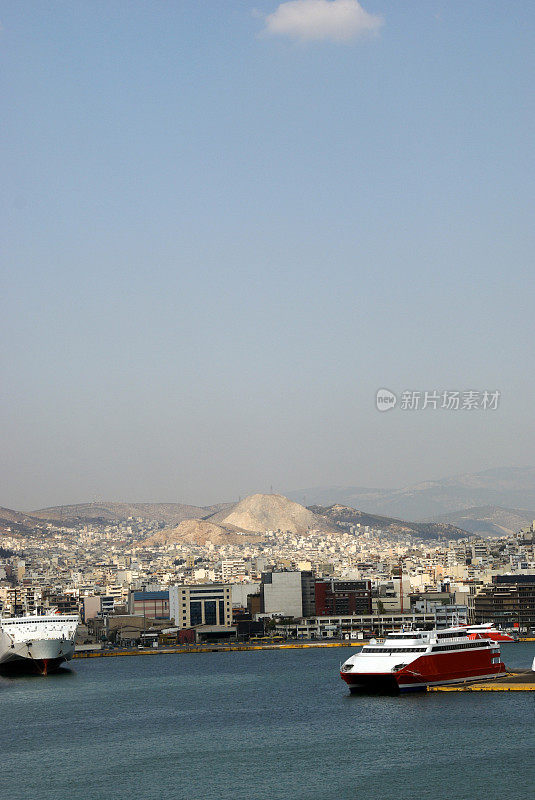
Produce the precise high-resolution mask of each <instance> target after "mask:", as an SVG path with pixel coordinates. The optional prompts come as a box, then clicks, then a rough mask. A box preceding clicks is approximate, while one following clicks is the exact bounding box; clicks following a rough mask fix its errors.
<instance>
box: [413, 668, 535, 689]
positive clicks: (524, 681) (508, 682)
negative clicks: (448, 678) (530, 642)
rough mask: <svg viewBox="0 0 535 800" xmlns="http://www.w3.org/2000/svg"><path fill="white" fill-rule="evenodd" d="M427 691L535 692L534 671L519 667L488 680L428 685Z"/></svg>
mask: <svg viewBox="0 0 535 800" xmlns="http://www.w3.org/2000/svg"><path fill="white" fill-rule="evenodd" d="M427 691H428V692H535V672H533V671H532V670H530V669H519V670H515V672H507V673H506V674H505V675H503V676H501V677H499V678H493V679H492V680H490V681H467V682H466V683H462V684H456V685H455V686H446V685H443V686H428V687H427Z"/></svg>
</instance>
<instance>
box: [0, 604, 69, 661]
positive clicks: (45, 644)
mask: <svg viewBox="0 0 535 800" xmlns="http://www.w3.org/2000/svg"><path fill="white" fill-rule="evenodd" d="M79 621H80V619H79V617H78V615H75V614H72V615H70V614H49V615H47V616H43V617H39V616H36V615H31V616H25V617H2V616H1V615H0V669H4V670H9V671H34V672H40V673H41V674H43V675H46V674H47V673H48V672H53V671H54V670H56V669H57V668H58V667H59V666H60V664H62V663H63V662H64V661H70V659H71V658H72V657H73V654H74V640H75V636H76V628H77V627H78V623H79Z"/></svg>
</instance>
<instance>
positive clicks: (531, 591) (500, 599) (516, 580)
mask: <svg viewBox="0 0 535 800" xmlns="http://www.w3.org/2000/svg"><path fill="white" fill-rule="evenodd" d="M469 606H470V612H471V614H470V616H471V620H472V621H473V622H474V623H475V624H480V623H482V622H494V623H496V624H497V625H499V626H500V627H502V628H518V629H519V630H520V631H523V630H527V629H529V628H534V627H535V574H532V575H525V574H514V575H513V574H511V575H494V576H493V578H492V585H490V586H484V587H483V588H482V589H481V590H480V591H479V593H478V594H474V595H472V596H471V597H470V598H469Z"/></svg>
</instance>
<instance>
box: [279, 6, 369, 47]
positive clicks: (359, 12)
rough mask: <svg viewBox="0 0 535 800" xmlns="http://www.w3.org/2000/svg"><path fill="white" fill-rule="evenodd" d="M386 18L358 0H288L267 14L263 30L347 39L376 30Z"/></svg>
mask: <svg viewBox="0 0 535 800" xmlns="http://www.w3.org/2000/svg"><path fill="white" fill-rule="evenodd" d="M382 24H383V20H382V18H381V17H378V16H376V15H375V14H369V13H368V12H367V11H365V10H364V9H363V8H362V6H361V5H360V3H358V2H357V0H289V2H286V3H281V4H280V6H279V7H278V8H277V10H276V11H274V12H273V14H268V16H267V17H266V27H265V30H264V32H265V33H268V34H273V35H275V36H290V37H291V38H293V39H298V40H300V41H313V40H319V39H325V40H330V41H333V42H348V41H350V40H351V39H356V38H357V36H362V35H364V34H373V33H377V31H378V30H379V28H380V27H381V25H382Z"/></svg>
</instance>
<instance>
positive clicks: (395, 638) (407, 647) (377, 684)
mask: <svg viewBox="0 0 535 800" xmlns="http://www.w3.org/2000/svg"><path fill="white" fill-rule="evenodd" d="M474 635H475V638H472V637H473V636H474ZM504 674H505V664H504V663H503V662H502V660H501V657H500V645H499V642H495V641H493V640H491V639H488V638H486V637H485V636H483V635H482V634H480V633H475V634H471V633H469V632H468V629H467V628H466V627H463V628H446V629H440V630H436V629H435V630H432V631H400V632H396V633H390V634H388V636H387V637H386V639H385V640H384V641H382V642H378V641H377V640H375V639H372V640H371V641H370V643H369V644H367V645H365V646H364V647H363V648H362V650H361V651H360V652H359V653H356V654H355V655H352V656H351V657H350V658H348V659H347V661H345V662H344V663H343V664H342V666H341V667H340V677H341V678H342V680H344V681H345V682H346V683H347V685H348V686H349V689H350V690H351V691H352V692H357V691H361V690H363V689H371V690H387V691H389V690H390V691H391V690H393V691H400V692H406V691H417V690H424V689H426V688H427V686H434V685H437V684H455V683H464V682H465V681H467V680H470V681H474V680H488V679H489V678H495V677H497V676H499V675H504Z"/></svg>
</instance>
